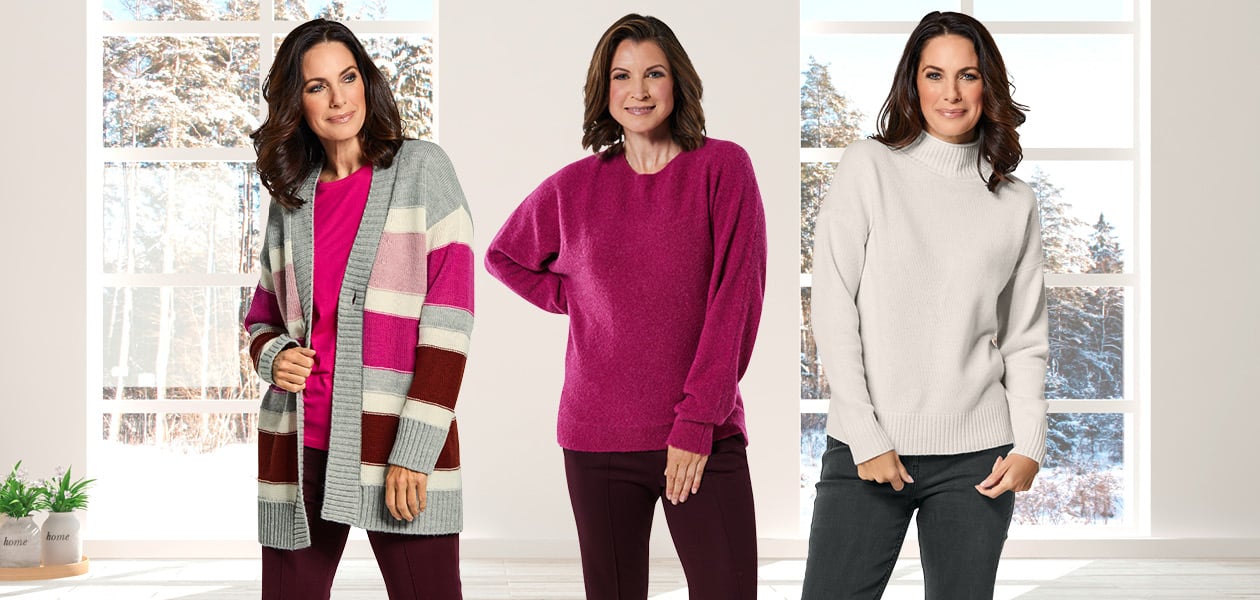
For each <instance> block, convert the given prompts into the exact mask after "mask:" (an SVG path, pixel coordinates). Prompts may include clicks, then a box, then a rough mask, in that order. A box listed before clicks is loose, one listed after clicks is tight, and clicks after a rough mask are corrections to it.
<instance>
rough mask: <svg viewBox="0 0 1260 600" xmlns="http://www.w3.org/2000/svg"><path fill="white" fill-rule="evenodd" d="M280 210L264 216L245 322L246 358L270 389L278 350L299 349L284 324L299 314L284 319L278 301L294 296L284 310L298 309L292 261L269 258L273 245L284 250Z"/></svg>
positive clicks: (275, 205) (280, 255) (274, 205)
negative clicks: (264, 226) (263, 232)
mask: <svg viewBox="0 0 1260 600" xmlns="http://www.w3.org/2000/svg"><path fill="white" fill-rule="evenodd" d="M283 210H284V209H283V208H282V207H281V206H280V205H279V203H272V205H271V211H270V213H269V214H268V216H267V231H266V235H265V236H264V237H265V239H264V241H263V248H262V251H261V255H260V256H259V270H260V275H259V278H258V286H257V288H255V290H254V296H253V298H251V299H250V302H249V310H248V311H247V312H246V314H245V322H244V326H245V331H246V332H247V333H248V334H249V357H250V359H251V360H252V361H253V363H254V369H255V370H256V371H257V372H258V376H259V377H260V378H261V379H262V380H263V381H264V382H266V383H268V384H270V385H274V384H275V378H274V376H273V375H272V369H271V367H272V363H273V362H274V360H275V358H276V355H277V354H279V353H280V351H281V350H284V349H286V348H291V347H293V346H297V345H299V342H298V340H295V339H293V338H292V337H290V336H289V335H288V333H287V329H286V328H285V325H286V321H288V320H291V319H293V318H297V319H299V320H300V319H301V314H300V312H298V313H297V314H294V315H289V316H288V318H286V315H285V311H284V310H283V309H282V308H281V302H280V298H281V297H282V296H286V295H287V294H293V297H292V298H287V297H286V299H287V300H291V302H290V303H288V304H287V306H290V307H298V306H299V305H298V303H297V301H296V292H297V290H296V289H294V287H293V285H292V283H293V277H292V275H293V267H292V266H291V261H286V260H284V253H283V252H282V251H278V252H277V253H276V255H275V256H272V247H273V244H274V245H275V247H276V248H277V249H280V248H283V242H282V241H280V240H281V238H282V237H283V219H284V217H283V213H282V211H283ZM276 263H279V264H276ZM276 266H278V267H280V270H279V272H276V271H275V270H274V267H276ZM299 310H300V309H299Z"/></svg>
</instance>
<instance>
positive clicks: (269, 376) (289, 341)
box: [258, 334, 298, 385]
mask: <svg viewBox="0 0 1260 600" xmlns="http://www.w3.org/2000/svg"><path fill="white" fill-rule="evenodd" d="M297 345H298V343H297V340H295V339H293V338H291V337H289V336H287V335H284V334H281V335H277V336H276V337H275V339H272V340H271V341H269V342H267V345H266V346H264V347H263V349H262V352H259V353H258V377H260V378H261V379H262V380H263V381H265V382H267V384H269V385H275V384H276V379H275V375H274V374H273V373H272V372H271V366H272V364H273V363H274V362H275V360H276V356H277V355H279V354H280V352H282V351H284V350H285V349H287V348H291V347H294V346H297Z"/></svg>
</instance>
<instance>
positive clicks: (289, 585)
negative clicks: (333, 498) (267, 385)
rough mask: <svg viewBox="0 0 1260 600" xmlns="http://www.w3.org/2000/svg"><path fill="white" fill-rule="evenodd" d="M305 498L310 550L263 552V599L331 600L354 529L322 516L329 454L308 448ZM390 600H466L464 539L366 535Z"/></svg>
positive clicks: (453, 536) (371, 532)
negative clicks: (461, 558)
mask: <svg viewBox="0 0 1260 600" xmlns="http://www.w3.org/2000/svg"><path fill="white" fill-rule="evenodd" d="M302 459H303V461H305V462H304V465H303V466H304V467H305V471H304V472H303V474H302V493H303V494H305V496H306V497H305V500H306V515H307V519H308V520H309V521H310V530H311V545H310V546H309V547H307V548H303V549H301V550H278V549H276V548H268V547H266V546H263V549H262V598H263V600H328V596H329V594H330V592H331V590H332V584H333V576H334V575H336V573H337V564H338V563H339V562H341V553H342V551H343V550H345V547H346V537H347V536H349V535H350V526H349V525H344V524H341V523H334V522H332V521H325V520H323V519H321V518H320V517H319V510H320V506H322V505H323V503H324V470H325V469H327V467H328V453H327V452H325V451H322V450H316V449H314V448H305V449H304V450H303V455H302ZM367 535H368V541H369V542H370V543H371V544H372V553H373V554H375V555H376V562H377V565H378V566H379V567H380V569H381V575H383V576H384V578H385V591H386V592H387V593H388V594H389V598H390V600H461V599H462V598H463V592H462V591H461V585H460V578H459V534H451V535H402V534H397V533H382V532H379V531H369V532H367Z"/></svg>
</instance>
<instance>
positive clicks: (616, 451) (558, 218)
mask: <svg viewBox="0 0 1260 600" xmlns="http://www.w3.org/2000/svg"><path fill="white" fill-rule="evenodd" d="M701 93H702V86H701V84H700V78H699V76H698V75H697V74H696V72H695V69H694V68H693V67H692V65H691V60H690V59H689V58H688V57H687V53H686V52H685V51H684V50H683V48H682V45H681V44H679V42H678V39H677V38H676V37H675V36H674V33H673V31H671V30H670V28H669V27H668V26H666V25H665V23H662V22H661V21H660V20H658V19H655V18H652V17H644V16H640V15H634V14H632V15H627V16H625V17H623V18H621V19H620V20H618V21H617V22H616V23H614V24H613V25H612V26H611V27H610V28H609V29H608V30H607V31H606V32H604V35H603V37H602V38H601V39H600V41H599V43H598V44H597V45H596V48H595V53H594V56H593V57H592V58H591V65H590V69H589V70H588V72H587V79H586V94H585V96H586V114H585V120H584V122H583V131H584V135H583V137H582V143H583V146H584V147H587V148H590V149H591V150H592V151H593V152H594V154H593V155H592V156H588V157H586V158H585V159H582V160H579V161H577V162H575V163H573V164H570V165H568V166H567V167H564V168H563V169H561V170H560V171H559V172H557V173H556V174H554V175H552V176H551V177H549V178H547V179H546V180H545V181H543V182H542V184H541V185H539V186H538V189H536V190H534V192H533V193H531V194H530V195H529V197H527V198H526V199H525V200H524V202H522V203H521V205H520V207H519V208H517V209H516V211H515V212H514V213H513V214H512V215H511V217H509V218H508V221H507V223H505V224H504V225H503V228H502V229H501V230H500V231H499V233H498V235H497V236H496V237H495V238H494V241H492V242H491V244H490V247H489V249H488V251H487V253H486V268H487V269H488V270H489V271H490V273H491V274H492V275H494V276H495V277H497V278H498V279H499V280H501V281H502V282H503V283H504V284H505V285H507V286H508V287H509V288H511V289H512V291H514V292H516V293H517V294H519V295H520V296H521V297H523V298H525V300H527V301H529V302H530V303H532V304H534V305H536V306H538V307H539V308H542V309H543V310H546V311H549V312H554V313H560V314H567V315H568V316H569V345H568V352H567V356H566V358H565V380H564V389H563V391H562V392H561V397H560V414H559V426H558V438H559V443H560V446H561V447H563V448H564V461H565V473H566V477H567V479H568V485H569V499H570V501H571V502H572V505H573V513H574V517H575V520H576V521H577V530H578V541H579V544H580V546H581V551H582V571H583V576H584V578H585V581H586V597H587V598H589V599H591V600H602V599H621V600H626V599H632V598H647V590H648V536H649V534H650V532H651V525H652V513H653V511H654V510H655V505H656V502H657V500H658V499H659V498H664V500H665V501H666V502H665V504H664V506H665V518H666V519H667V520H668V522H669V527H670V533H671V534H672V536H673V539H674V546H675V548H677V550H678V555H679V558H680V559H681V561H682V565H683V570H684V571H685V572H686V575H687V583H688V586H689V588H690V596H691V598H693V599H702V598H713V599H721V600H740V599H744V598H748V599H752V598H755V597H756V594H757V592H756V580H757V547H756V545H757V536H756V525H755V523H754V515H753V498H752V485H751V481H750V478H749V473H748V458H747V456H746V454H745V446H746V440H747V430H746V428H745V426H744V406H743V401H742V400H741V398H740V394H739V387H738V382H739V379H740V378H741V377H742V376H743V374H744V370H745V369H746V367H747V366H748V360H749V356H750V355H751V353H752V348H753V340H754V338H755V337H756V333H757V325H758V321H759V318H760V315H761V304H762V296H763V292H764V289H765V268H766V264H765V261H766V237H765V215H764V213H763V209H762V204H761V196H760V193H759V192H758V189H757V182H756V178H755V177H754V174H753V168H752V163H751V161H750V160H749V158H748V155H747V153H745V152H744V150H743V149H742V148H740V147H739V146H737V145H735V144H733V143H731V142H726V141H722V140H716V139H712V138H707V137H705V129H704V111H703V109H702V108H701V106H700V97H701ZM702 478H703V484H702V483H701V480H702Z"/></svg>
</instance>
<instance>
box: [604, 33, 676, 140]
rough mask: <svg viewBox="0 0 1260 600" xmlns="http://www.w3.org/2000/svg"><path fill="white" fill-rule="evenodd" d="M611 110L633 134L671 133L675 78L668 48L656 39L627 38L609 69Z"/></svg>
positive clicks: (655, 134) (614, 56) (626, 130)
mask: <svg viewBox="0 0 1260 600" xmlns="http://www.w3.org/2000/svg"><path fill="white" fill-rule="evenodd" d="M608 76H609V83H608V112H609V113H610V114H611V115H612V118H613V119H614V120H616V121H617V123H619V124H620V125H621V128H622V131H624V132H625V135H626V137H627V138H629V137H631V136H632V135H643V136H647V137H652V138H655V137H661V135H662V134H664V135H665V137H668V135H669V115H670V113H672V112H674V78H673V76H672V75H671V74H670V71H669V61H668V60H667V59H666V58H665V52H663V51H662V50H661V47H660V46H659V45H657V43H656V42H653V41H642V42H639V41H635V40H623V41H622V42H621V43H620V44H618V45H617V50H616V51H615V52H613V58H612V65H611V66H610V67H609V71H608Z"/></svg>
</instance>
